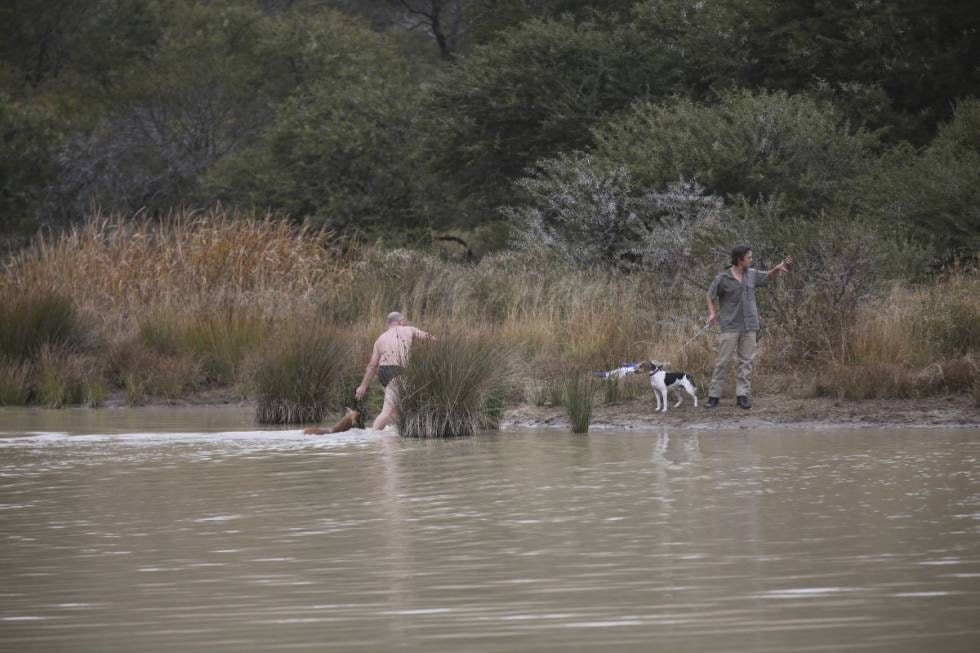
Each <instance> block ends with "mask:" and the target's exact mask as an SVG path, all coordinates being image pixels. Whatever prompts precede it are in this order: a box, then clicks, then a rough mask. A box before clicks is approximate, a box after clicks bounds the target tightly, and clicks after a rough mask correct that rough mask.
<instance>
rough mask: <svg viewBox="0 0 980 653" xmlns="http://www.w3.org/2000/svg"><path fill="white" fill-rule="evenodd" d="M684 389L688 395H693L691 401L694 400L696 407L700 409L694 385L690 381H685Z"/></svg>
mask: <svg viewBox="0 0 980 653" xmlns="http://www.w3.org/2000/svg"><path fill="white" fill-rule="evenodd" d="M683 387H684V390H686V391H687V394H689V395H691V399H693V400H694V407H695V408H697V407H698V393H697V390H695V388H694V384H692V383H691V382H690V381H689V380H688V379H684V383H683ZM678 394H680V393H678Z"/></svg>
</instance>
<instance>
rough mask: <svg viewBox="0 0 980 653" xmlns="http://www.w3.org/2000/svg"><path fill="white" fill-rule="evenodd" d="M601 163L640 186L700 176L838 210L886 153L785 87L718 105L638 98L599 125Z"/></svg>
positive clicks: (874, 140)
mask: <svg viewBox="0 0 980 653" xmlns="http://www.w3.org/2000/svg"><path fill="white" fill-rule="evenodd" d="M595 139H596V147H595V160H596V166H597V168H598V169H600V170H602V169H607V170H608V169H610V168H619V167H622V168H624V169H625V170H627V171H628V172H629V174H630V175H631V176H632V178H633V180H634V183H635V184H636V186H637V187H638V188H663V187H665V186H666V185H667V184H669V183H672V182H675V181H677V180H678V179H695V180H697V182H698V183H699V184H701V185H703V186H704V188H705V189H706V191H707V193H709V194H712V195H718V196H721V197H725V198H728V199H732V198H733V197H735V196H739V197H741V198H746V199H748V200H750V201H753V202H755V201H758V200H760V199H762V200H769V199H774V198H780V201H781V203H782V204H783V206H784V207H785V209H786V211H787V212H789V213H806V214H814V213H819V212H820V211H826V210H829V209H831V208H832V207H833V206H834V205H835V203H836V202H837V200H838V198H839V196H840V195H842V194H843V193H845V192H846V191H849V189H850V187H851V184H852V182H853V179H854V178H855V177H857V176H858V175H859V174H862V173H864V172H865V169H866V167H867V165H868V162H869V161H870V160H873V158H874V157H875V156H876V154H877V150H878V136H877V135H875V134H872V133H868V132H865V131H862V130H860V129H854V128H853V127H851V126H850V125H849V123H848V122H847V120H846V119H845V118H844V116H843V115H842V114H841V112H840V111H839V110H838V109H837V108H836V107H835V106H834V105H833V104H831V103H828V102H819V101H816V100H814V99H812V98H810V97H808V96H805V95H789V94H787V93H784V92H774V93H768V92H763V93H750V92H748V91H737V92H728V93H725V94H723V95H722V96H721V98H720V101H719V102H718V103H717V104H712V105H708V104H699V103H696V102H693V101H689V100H672V101H670V102H665V103H661V104H654V103H649V102H639V103H637V104H636V105H634V107H633V108H632V109H631V110H630V111H628V112H626V113H625V114H623V115H621V116H614V117H612V118H610V119H609V120H608V121H607V122H606V123H605V124H603V125H602V126H600V127H598V128H597V129H596V130H595Z"/></svg>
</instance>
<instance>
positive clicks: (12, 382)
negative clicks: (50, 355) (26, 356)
mask: <svg viewBox="0 0 980 653" xmlns="http://www.w3.org/2000/svg"><path fill="white" fill-rule="evenodd" d="M32 376H33V370H32V366H31V364H30V363H29V362H27V361H20V360H11V359H8V358H0V406H24V405H26V404H28V403H29V402H30V400H31V385H32Z"/></svg>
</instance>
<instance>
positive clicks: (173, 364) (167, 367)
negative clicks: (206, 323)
mask: <svg viewBox="0 0 980 653" xmlns="http://www.w3.org/2000/svg"><path fill="white" fill-rule="evenodd" d="M141 333H142V332H141ZM109 370H110V371H111V376H112V377H113V378H114V379H115V382H116V383H117V384H118V385H119V386H120V387H122V389H123V396H124V397H125V399H126V403H128V404H129V405H131V406H138V405H141V404H144V403H146V402H147V401H148V400H149V399H150V398H151V397H159V398H163V399H168V400H174V399H179V398H180V397H183V396H185V395H186V394H187V393H189V392H191V391H193V390H195V389H196V388H198V387H199V386H200V384H201V382H202V380H203V377H204V373H203V371H202V369H201V363H200V361H199V360H198V359H197V358H196V357H195V356H194V355H193V354H191V353H189V352H187V351H174V352H173V353H161V352H160V351H157V350H154V349H152V348H150V347H148V346H147V345H146V344H145V341H144V340H143V335H141V336H140V337H139V338H137V339H135V340H130V341H126V342H123V343H122V344H119V345H117V346H115V347H114V348H113V349H112V350H111V351H110V353H109Z"/></svg>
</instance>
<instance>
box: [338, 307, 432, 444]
mask: <svg viewBox="0 0 980 653" xmlns="http://www.w3.org/2000/svg"><path fill="white" fill-rule="evenodd" d="M385 324H386V325H387V329H386V330H385V332H384V333H382V334H381V335H380V336H378V339H377V340H375V341H374V349H373V350H372V351H371V361H370V362H369V363H368V366H367V369H366V370H364V379H363V380H362V381H361V385H359V386H357V390H355V391H354V398H355V399H357V400H358V401H360V400H361V399H363V398H364V395H365V393H367V388H368V384H369V383H371V379H373V378H374V373H375V372H377V373H378V381H380V382H381V385H382V386H383V387H384V389H385V399H384V404H383V405H382V407H381V413H379V414H378V416H377V417H376V418H375V420H374V424H372V425H371V428H374V429H377V430H379V431H380V430H381V429H383V428H384V427H385V426H387V425H388V424H390V423H391V422H392V420H394V419H395V418H396V417H397V416H398V407H397V403H398V391H397V388H396V387H395V384H394V383H392V381H394V380H395V377H396V376H398V375H399V374H401V373H402V370H403V369H404V368H405V363H407V362H408V352H409V351H410V350H411V348H412V342H413V341H414V340H415V339H416V338H420V339H423V340H432V339H434V338H433V337H432V336H431V335H430V334H428V333H426V332H425V331H422V330H421V329H416V328H415V327H413V326H408V325H407V324H405V317H404V316H403V315H402V314H401V313H399V312H397V311H395V312H392V313H389V314H388V317H387V318H386V319H385Z"/></svg>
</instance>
